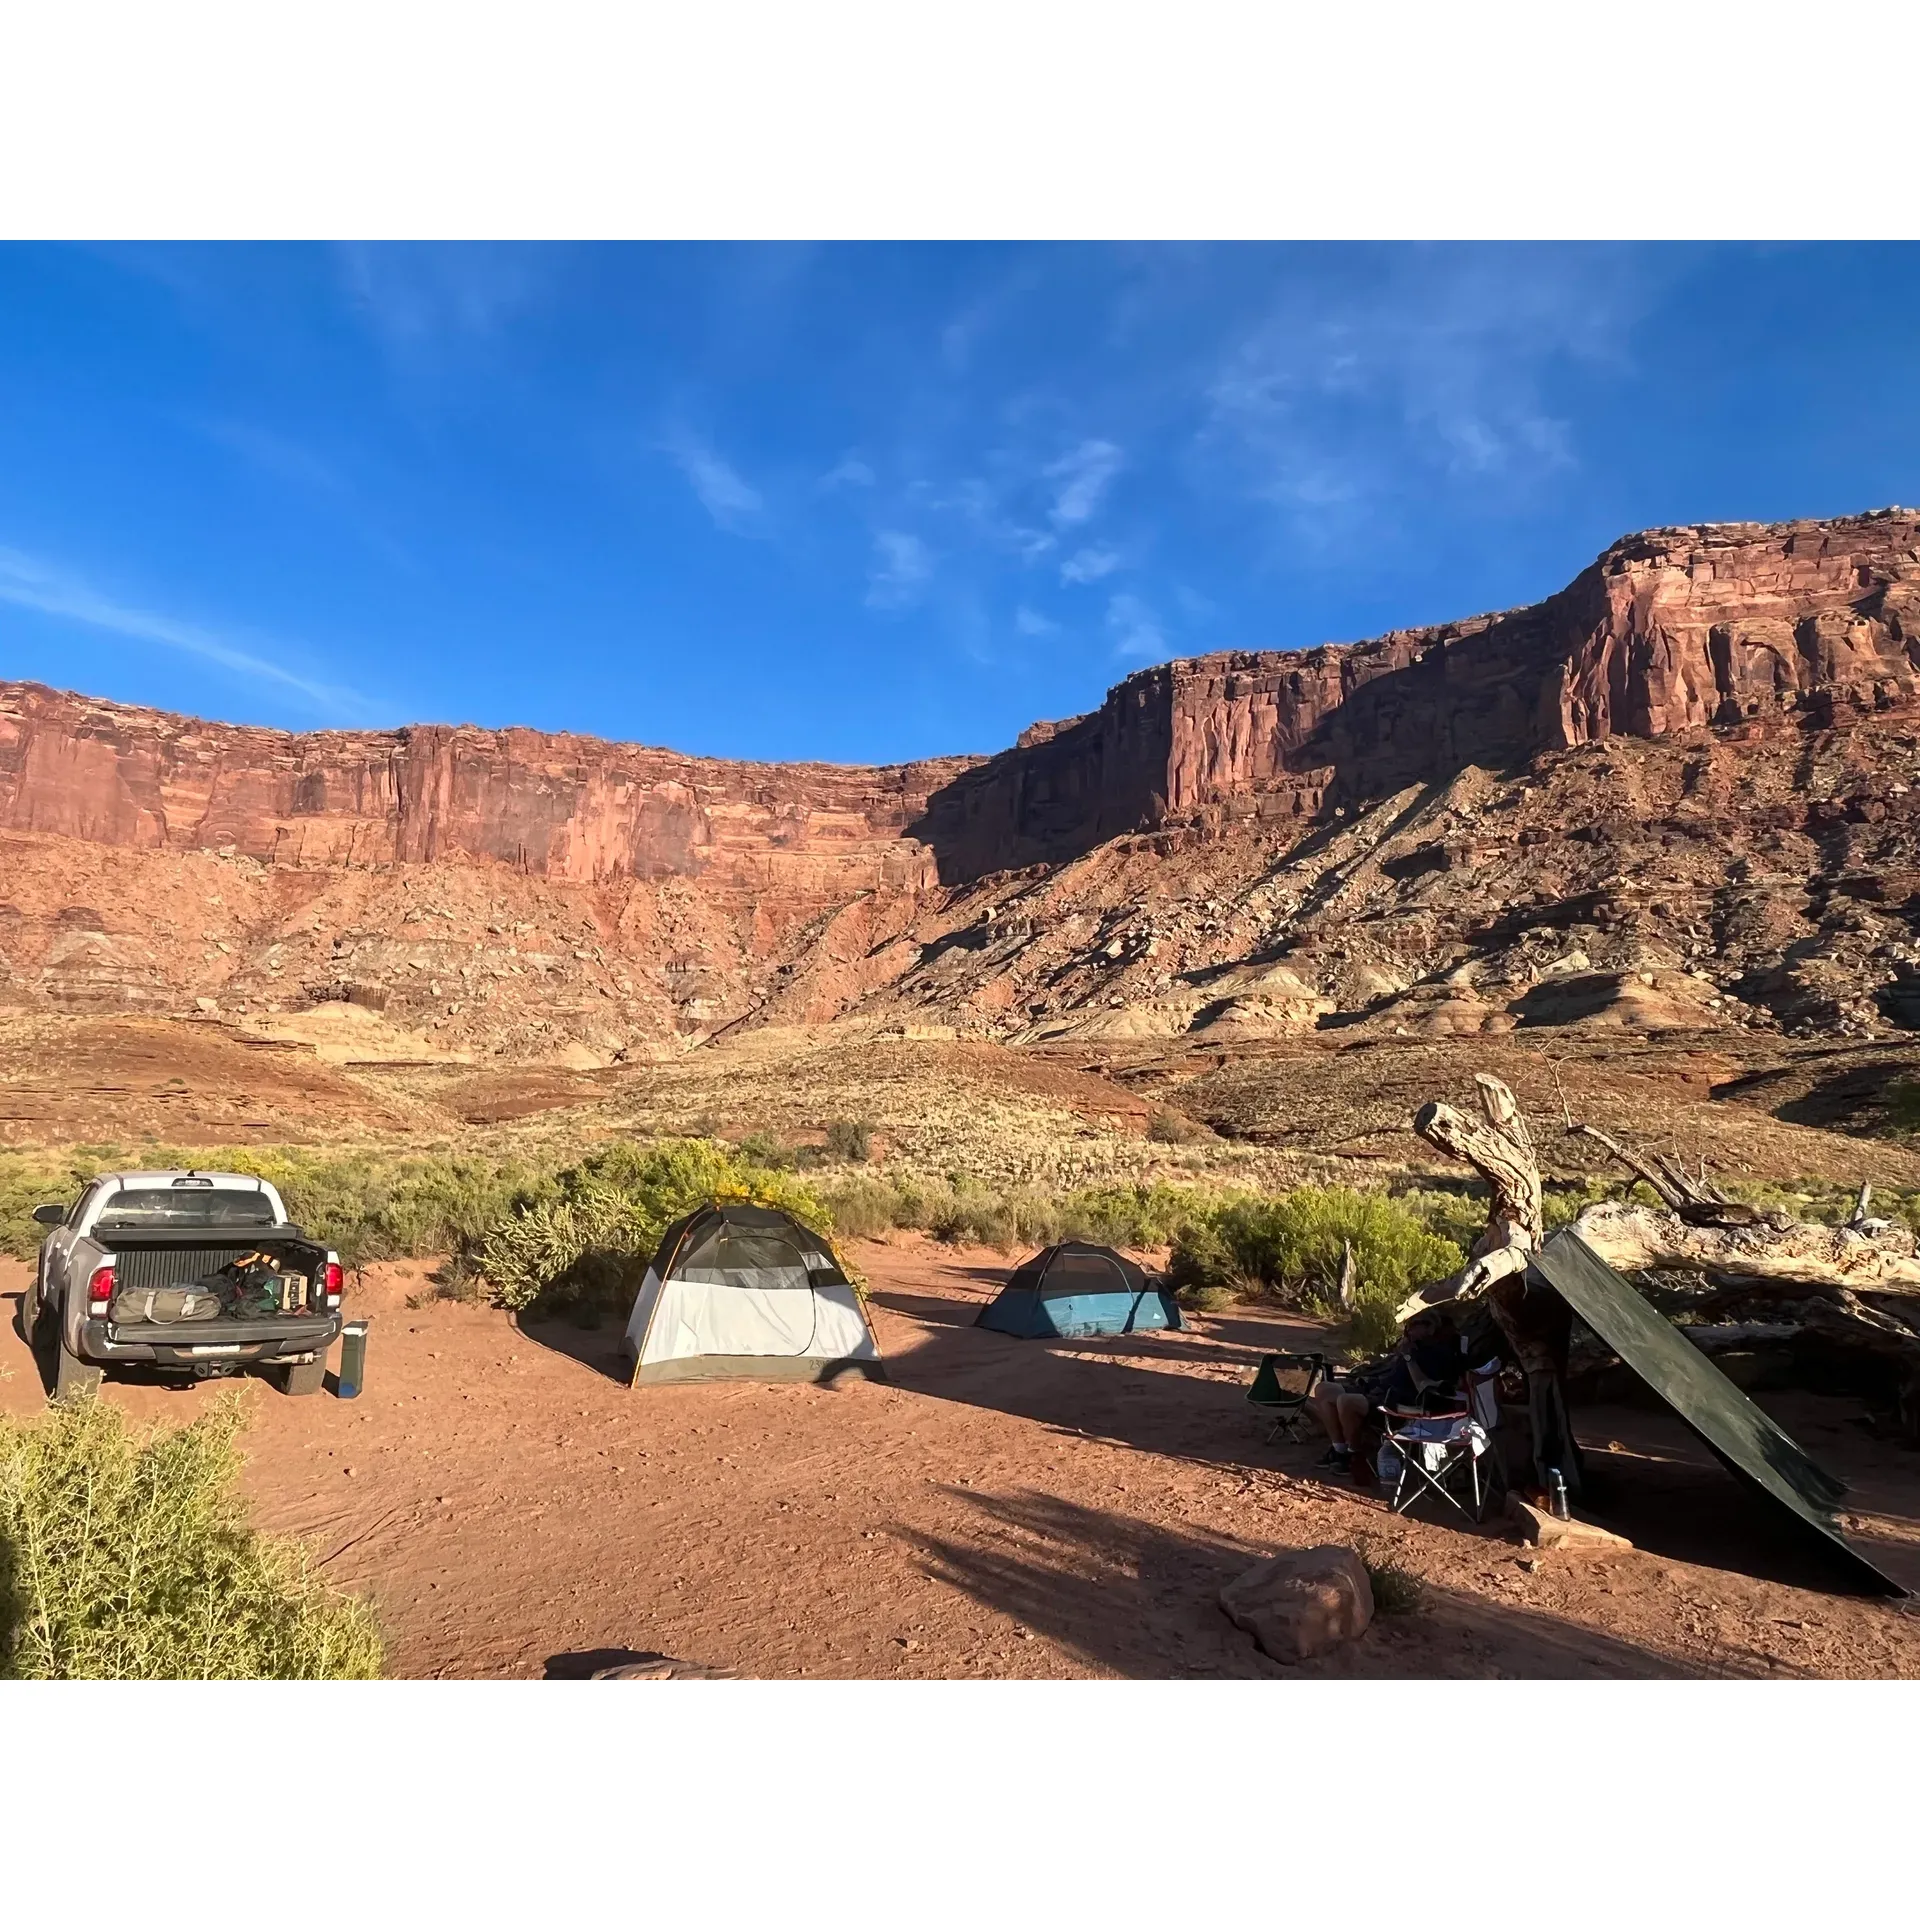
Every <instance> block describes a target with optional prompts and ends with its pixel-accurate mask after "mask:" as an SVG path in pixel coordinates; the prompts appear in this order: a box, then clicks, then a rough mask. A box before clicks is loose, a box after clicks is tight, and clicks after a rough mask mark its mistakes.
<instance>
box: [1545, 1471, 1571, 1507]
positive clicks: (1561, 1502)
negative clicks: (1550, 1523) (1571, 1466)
mask: <svg viewBox="0 0 1920 1920" xmlns="http://www.w3.org/2000/svg"><path fill="white" fill-rule="evenodd" d="M1547 1500H1548V1504H1549V1505H1550V1507H1551V1508H1552V1511H1553V1517H1554V1518H1555V1519H1556V1520H1564V1519H1566V1518H1567V1482H1566V1479H1565V1476H1564V1475H1562V1473H1561V1471H1560V1469H1559V1468H1558V1467H1549V1468H1548V1469H1547Z"/></svg>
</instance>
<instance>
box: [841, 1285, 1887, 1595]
mask: <svg viewBox="0 0 1920 1920" xmlns="http://www.w3.org/2000/svg"><path fill="white" fill-rule="evenodd" d="M959 1271H960V1272H961V1273H962V1274H963V1275H964V1277H966V1278H968V1279H976V1278H978V1279H982V1280H987V1281H992V1280H996V1279H998V1278H999V1277H1000V1275H999V1270H998V1269H986V1268H976V1269H960V1270H959ZM875 1301H876V1304H878V1305H880V1306H883V1307H885V1308H886V1310H887V1311H888V1312H890V1313H893V1314H897V1315H900V1316H902V1317H904V1318H908V1319H911V1320H913V1321H915V1322H917V1323H918V1325H919V1326H920V1327H921V1328H922V1329H923V1330H924V1331H925V1332H926V1334H927V1335H928V1337H927V1338H926V1339H925V1340H923V1341H922V1342H921V1343H920V1344H919V1345H917V1346H915V1347H913V1348H911V1349H910V1350H908V1351H906V1352H905V1353H903V1354H901V1355H900V1356H899V1358H898V1359H897V1360H894V1359H890V1360H889V1362H888V1370H889V1374H890V1377H891V1379H892V1381H893V1384H894V1385H895V1386H897V1387H900V1388H903V1389H905V1390H906V1391H908V1392H910V1393H921V1394H927V1395H931V1396H933V1397H934V1398H937V1399H944V1400H955V1401H960V1402H964V1403H965V1404H967V1405H970V1406H976V1407H984V1408H990V1409H992V1410H993V1411H995V1412H999V1413H1005V1414H1010V1415H1013V1416H1015V1417H1016V1418H1020V1419H1027V1420H1034V1421H1037V1422H1039V1423H1041V1424H1042V1425H1044V1426H1047V1427H1049V1428H1051V1429H1052V1430H1054V1431H1056V1432H1059V1433H1063V1434H1073V1435H1085V1436H1088V1437H1091V1438H1094V1439H1098V1440H1103V1441H1107V1442H1109V1443H1111V1444H1113V1445H1115V1446H1117V1447H1121V1448H1126V1449H1133V1450H1138V1451H1142V1452H1149V1453H1158V1454H1163V1455H1166V1456H1169V1457H1174V1458H1179V1459H1182V1460H1186V1461H1190V1462H1193V1463H1196V1464H1206V1465H1214V1466H1227V1467H1240V1468H1245V1469H1254V1468H1262V1467H1264V1468H1267V1469H1270V1470H1274V1471H1278V1472H1281V1473H1285V1474H1289V1475H1297V1476H1300V1477H1303V1478H1308V1477H1310V1475H1309V1474H1308V1462H1309V1461H1311V1460H1312V1459H1313V1457H1314V1455H1315V1452H1316V1451H1317V1449H1316V1448H1315V1447H1314V1446H1311V1445H1309V1446H1300V1445H1289V1444H1284V1443H1282V1444H1278V1445H1269V1444H1266V1443H1265V1440H1264V1435H1265V1433H1266V1430H1267V1426H1268V1424H1269V1423H1268V1422H1267V1420H1266V1419H1265V1418H1264V1417H1263V1416H1262V1415H1261V1414H1260V1413H1259V1411H1258V1410H1257V1409H1255V1408H1253V1407H1251V1406H1249V1405H1248V1404H1247V1400H1246V1391H1247V1387H1248V1385H1249V1383H1250V1382H1251V1379H1252V1376H1253V1370H1254V1368H1255V1367H1256V1366H1257V1365H1258V1364H1259V1359H1260V1356H1261V1355H1262V1354H1263V1353H1266V1352H1269V1351H1271V1350H1273V1349H1275V1348H1277V1347H1295V1348H1299V1347H1305V1348H1314V1347H1321V1346H1325V1345H1326V1344H1327V1342H1328V1339H1329V1335H1328V1330H1327V1329H1326V1328H1325V1327H1323V1326H1321V1325H1319V1324H1318V1323H1316V1322H1313V1321H1308V1320H1282V1319H1279V1318H1268V1317H1257V1316H1252V1315H1247V1316H1237V1317H1232V1318H1218V1319H1215V1318H1212V1317H1210V1318H1209V1321H1208V1325H1207V1327H1206V1329H1205V1330H1204V1332H1202V1333H1199V1334H1192V1333H1188V1334H1137V1335H1124V1336H1119V1337H1114V1338H1107V1339H1091V1340H1060V1341H1039V1340H1015V1339H1011V1338H1009V1337H1008V1336H1007V1335H1005V1334H999V1333H993V1332H990V1331H988V1330H986V1329H984V1328H979V1327H975V1326H973V1325H972V1320H973V1317H974V1315H975V1314H976V1313H977V1312H978V1303H977V1302H975V1301H971V1300H956V1299H954V1298H953V1297H952V1296H951V1295H944V1294H940V1293H934V1292H927V1293H920V1292H916V1291H913V1290H910V1289H908V1288H904V1287H902V1286H900V1285H898V1284H897V1283H896V1284H894V1285H892V1286H890V1287H888V1288H886V1289H884V1290H882V1291H880V1292H878V1293H876V1295H875ZM1174 1363H1177V1365H1176V1364H1174ZM1805 1398H1806V1396H1785V1397H1784V1400H1785V1404H1783V1405H1772V1404H1771V1400H1772V1397H1771V1396H1769V1401H1770V1408H1771V1411H1772V1412H1773V1413H1774V1415H1775V1417H1776V1418H1778V1419H1780V1420H1781V1422H1782V1424H1783V1425H1785V1426H1787V1427H1788V1429H1789V1430H1790V1431H1793V1430H1795V1429H1796V1428H1799V1429H1801V1430H1805V1429H1806V1427H1807V1426H1808V1423H1809V1420H1810V1419H1811V1420H1813V1422H1814V1424H1815V1428H1816V1430H1815V1431H1813V1432H1811V1433H1809V1435H1808V1440H1809V1447H1810V1451H1812V1452H1813V1453H1814V1454H1815V1456H1816V1457H1820V1456H1822V1455H1826V1457H1827V1458H1828V1459H1829V1461H1832V1452H1831V1443H1832V1439H1833V1434H1832V1430H1831V1428H1829V1429H1828V1430H1827V1431H1826V1432H1824V1433H1822V1432H1820V1431H1818V1430H1817V1429H1818V1427H1819V1425H1821V1424H1823V1423H1821V1422H1820V1421H1819V1420H1818V1418H1817V1416H1812V1415H1809V1413H1808V1410H1807V1409H1806V1407H1804V1406H1802V1405H1800V1404H1798V1403H1799V1402H1801V1401H1804V1400H1805ZM1574 1425H1575V1430H1576V1434H1577V1436H1578V1438H1579V1439H1580V1441H1581V1444H1582V1446H1583V1448H1585V1449H1587V1450H1588V1451H1587V1457H1588V1461H1589V1464H1590V1466H1591V1467H1592V1469H1593V1473H1592V1484H1591V1486H1590V1488H1589V1496H1588V1505H1589V1508H1590V1510H1591V1512H1592V1514H1593V1517H1595V1518H1597V1519H1599V1520H1601V1521H1602V1522H1603V1523H1604V1524H1605V1525H1607V1526H1609V1527H1611V1528H1613V1529H1614V1530H1615V1531H1617V1532H1620V1533H1623V1534H1625V1535H1626V1536H1627V1537H1628V1538H1629V1539H1630V1540H1632V1541H1633V1542H1634V1543H1635V1544H1636V1545H1637V1546H1639V1547H1642V1548H1644V1549H1646V1550H1647V1551H1650V1552H1653V1553H1657V1554H1660V1555H1663V1556H1664V1557H1667V1558H1670V1559H1673V1560H1678V1561H1682V1562H1688V1563H1692V1564H1695V1565H1700V1566H1709V1567H1717V1568H1720V1569H1722V1570H1724V1571H1727V1572H1731V1573H1738V1574H1744V1575H1747V1576H1750V1577H1752V1578H1756V1579H1762V1580H1772V1581H1777V1582H1779V1583H1781V1584H1783V1585H1789V1586H1796V1587H1801V1588H1804V1589H1807V1590H1809V1591H1812V1592H1818V1593H1830V1594H1851V1593H1855V1592H1857V1591H1858V1588H1857V1586H1856V1585H1854V1584H1851V1583H1850V1582H1849V1579H1848V1577H1847V1575H1846V1572H1845V1571H1844V1569H1843V1568H1837V1565H1836V1562H1835V1561H1834V1559H1832V1558H1831V1557H1829V1556H1828V1555H1827V1554H1825V1553H1824V1552H1823V1551H1822V1550H1821V1549H1820V1548H1818V1547H1817V1546H1815V1545H1813V1544H1811V1543H1810V1542H1809V1541H1808V1540H1807V1538H1806V1536H1805V1533H1804V1531H1803V1530H1802V1529H1801V1528H1800V1527H1799V1526H1798V1525H1797V1524H1796V1523H1794V1522H1793V1521H1792V1520H1791V1519H1789V1518H1788V1517H1787V1516H1786V1515H1784V1514H1783V1513H1782V1512H1781V1511H1780V1510H1779V1509H1778V1508H1776V1507H1775V1505H1774V1504H1773V1503H1772V1502H1771V1501H1768V1500H1765V1499H1763V1498H1761V1497H1760V1496H1759V1495H1757V1494H1755V1493H1754V1492H1753V1491H1752V1490H1751V1489H1750V1488H1748V1487H1747V1486H1746V1485H1745V1484H1744V1483H1743V1482H1741V1481H1739V1480H1738V1479H1736V1478H1735V1477H1734V1476H1733V1475H1732V1474H1730V1473H1729V1472H1727V1470H1726V1469H1725V1468H1724V1467H1722V1466H1721V1465H1720V1463H1719V1462H1718V1461H1717V1460H1715V1459H1714V1458H1713V1456H1712V1455H1711V1454H1710V1453H1708V1452H1707V1451H1706V1450H1705V1449H1704V1448H1703V1447H1701V1446H1700V1445H1699V1443H1698V1442H1697V1441H1695V1440H1694V1438H1693V1436H1692V1434H1691V1433H1690V1432H1689V1431H1688V1429H1687V1428H1686V1426H1685V1425H1684V1423H1683V1422H1681V1421H1680V1419H1679V1418H1678V1417H1677V1416H1675V1415H1672V1414H1669V1413H1666V1412H1665V1411H1664V1410H1661V1411H1659V1412H1653V1411H1642V1410H1639V1409H1634V1410H1631V1411H1629V1410H1626V1409H1623V1408H1617V1407H1613V1406H1596V1407H1582V1408H1577V1409H1576V1410H1575V1412H1574ZM1610 1441H1622V1442H1624V1443H1625V1450H1624V1451H1617V1450H1610V1449H1609V1445H1608V1443H1609V1442H1610ZM1823 1442H1824V1443H1825V1444H1823ZM1876 1457H1877V1456H1876ZM1834 1464H1837V1465H1842V1466H1850V1465H1852V1464H1853V1463H1852V1462H1836V1463H1834ZM1855 1477H1856V1479H1857V1476H1855ZM1887 1478H1888V1476H1887V1475H1886V1474H1884V1473H1876V1475H1875V1479H1876V1482H1881V1481H1885V1480H1887ZM1862 1491H1863V1492H1865V1491H1867V1490H1866V1489H1862ZM1872 1492H1873V1494H1875V1495H1877V1496H1878V1497H1877V1498H1874V1499H1871V1500H1869V1501H1868V1502H1866V1504H1869V1505H1873V1506H1880V1505H1883V1504H1886V1503H1887V1502H1888V1501H1890V1500H1900V1501H1901V1505H1900V1507H1899V1508H1898V1509H1896V1510H1898V1511H1902V1512H1904V1510H1905V1508H1906V1507H1907V1506H1911V1507H1912V1509H1913V1515H1912V1517H1913V1518H1914V1519H1915V1520H1920V1488H1914V1489H1910V1490H1909V1494H1908V1495H1907V1496H1906V1497H1904V1498H1902V1496H1901V1495H1900V1494H1899V1493H1898V1492H1897V1490H1896V1491H1895V1492H1893V1493H1889V1491H1888V1488H1887V1486H1886V1485H1881V1484H1876V1486H1875V1487H1874V1488H1873V1489H1872ZM1416 1517H1418V1518H1419V1519H1421V1520H1423V1521H1425V1522H1426V1523H1427V1524H1439V1525H1458V1524H1462V1523H1459V1522H1456V1521H1455V1520H1454V1519H1453V1517H1452V1516H1450V1515H1446V1514H1445V1513H1444V1512H1443V1511H1441V1510H1439V1509H1436V1508H1433V1507H1431V1506H1430V1505H1429V1506H1423V1507H1421V1508H1419V1509H1417V1510H1416ZM1498 1530H1499V1526H1498V1522H1497V1521H1496V1522H1492V1523H1490V1526H1489V1528H1488V1529H1487V1531H1495V1532H1497V1531H1498ZM1893 1570H1894V1571H1895V1573H1896V1575H1898V1573H1899V1572H1900V1569H1899V1568H1894V1569H1893ZM1915 1571H1920V1568H1917V1569H1916V1570H1915Z"/></svg>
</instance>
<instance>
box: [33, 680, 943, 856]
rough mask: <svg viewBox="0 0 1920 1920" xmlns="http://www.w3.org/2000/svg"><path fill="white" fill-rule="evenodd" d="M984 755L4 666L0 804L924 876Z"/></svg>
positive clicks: (314, 845)
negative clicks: (385, 715)
mask: <svg viewBox="0 0 1920 1920" xmlns="http://www.w3.org/2000/svg"><path fill="white" fill-rule="evenodd" d="M971 764H972V762H970V761H969V760H966V759H954V760H930V761H921V762H918V763H916V764H914V765H911V766H901V767H874V768H868V767H858V768H848V767H831V766H761V765H755V764H752V763H750V762H745V761H730V760H699V759H695V758H693V757H691V756H689V755H686V754H677V753H668V752H664V751H661V750H659V749H656V748H650V747H638V746H625V745H620V744H616V743H612V742H609V741H604V740H592V739H585V738H582V737H580V736H577V735H572V734H541V733H532V732H528V731H526V730H524V729H520V728H509V729H507V730H505V731H503V732H498V733H490V732H486V731H483V730H482V729H480V728H478V727H403V728H400V729H398V730H396V731H394V732H390V733H347V732H340V733H308V734H294V733H280V732H275V731H272V730H270V729H267V728H264V727H234V726H224V725H219V724H215V723H210V722H206V721H200V720H191V719H186V718H183V717H181V716H180V715H177V714H169V713H158V712H154V711H151V710H149V709H144V708H134V707H121V706H115V705H112V704H110V703H109V702H106V701H102V700H88V699H84V698H82V697H80V696H79V695H75V694H68V693H56V692H53V691H51V690H50V689H48V688H45V687H37V686H29V685H18V684H15V685H0V823H4V824H5V825H7V826H10V827H13V828H15V829H18V830H20V831H23V832H30V833H49V834H57V835H61V836H63V837H66V838H69V839H75V840H86V841H92V842H94V843H96V844H99V845H104V846H117V847H152V848H165V849H169V850H171V851H174V852H190V851H193V850H196V849H205V850H208V851H219V850H221V849H230V850H232V851H234V852H237V853H241V854H245V855H248V856H249V857H251V858H253V859H256V860H261V861H265V862H267V863H269V864H271V865H275V866H289V867H293V868H295V869H329V868H331V869H337V870H340V871H347V870H351V869H354V868H359V869H363V870H371V869H375V868H381V867H394V866H414V865H428V864H431V863H433V862H435V861H444V860H458V859H462V858H465V859H473V860H482V861H494V862H498V863H500V864H502V865H505V866H508V867H511V868H513V869H514V870H515V871H517V872H521V873H529V874H534V875H537V876H539V877H540V878H542V879H546V880H557V881H563V882H568V883H571V884H574V885H583V886H584V885H595V884H599V883H603V882H606V881H611V880H626V879H640V880H662V879H666V878H668V877H669V876H676V875H677V876H684V877H689V878H698V879H709V880H712V881H714V882H716V883H719V884H723V885H735V884H750V885H755V886H762V887H768V888H771V889H774V890H798V891H801V892H805V893H821V892H826V893H843V892H847V891H851V890H853V889H857V888H860V887H888V888H908V887H912V886H914V885H916V884H917V883H918V881H919V877H920V874H921V871H922V868H923V865H924V856H923V854H922V852H921V850H920V849H919V847H918V846H917V844H916V843H914V842H912V841H910V840H908V839H907V838H906V837H905V835H906V829H907V827H908V826H909V824H910V823H911V822H913V821H915V820H917V819H918V818H919V817H920V816H921V815H922V814H923V813H924V812H925V809H926V803H927V797H928V795H929V794H930V793H931V792H932V791H933V790H934V789H935V788H937V787H939V786H941V785H942V784H944V783H946V782H948V781H950V780H951V779H952V778H953V776H954V775H955V774H956V773H957V772H959V771H960V770H961V769H963V768H965V767H967V766H969V765H971Z"/></svg>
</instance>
